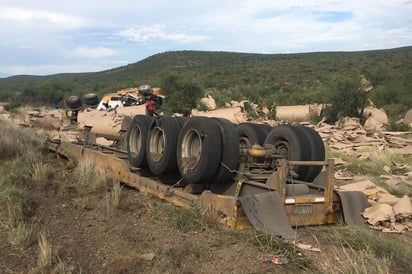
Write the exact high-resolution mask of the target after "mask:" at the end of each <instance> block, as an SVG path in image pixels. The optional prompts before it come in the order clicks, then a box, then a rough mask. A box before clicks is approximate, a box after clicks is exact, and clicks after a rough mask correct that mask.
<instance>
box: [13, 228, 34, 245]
mask: <svg viewBox="0 0 412 274" xmlns="http://www.w3.org/2000/svg"><path fill="white" fill-rule="evenodd" d="M32 231H33V227H32V226H28V225H27V224H26V223H18V224H17V226H16V228H15V229H14V230H13V232H12V236H11V237H10V243H11V244H13V245H17V246H22V247H27V246H29V245H30V243H31V240H32V237H31V236H32Z"/></svg>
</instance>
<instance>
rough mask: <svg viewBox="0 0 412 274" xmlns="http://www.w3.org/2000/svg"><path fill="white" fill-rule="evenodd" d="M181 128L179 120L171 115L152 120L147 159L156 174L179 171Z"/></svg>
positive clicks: (147, 141) (151, 169)
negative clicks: (178, 145) (177, 147)
mask: <svg viewBox="0 0 412 274" xmlns="http://www.w3.org/2000/svg"><path fill="white" fill-rule="evenodd" d="M180 128H181V125H180V124H179V122H178V120H176V119H175V118H173V117H170V116H157V117H155V118H154V119H153V121H152V122H151V124H150V126H149V131H148V134H147V139H146V159H147V165H148V166H149V169H150V171H151V172H152V173H153V174H154V175H156V176H158V175H162V174H169V173H175V172H177V171H178V168H177V160H176V145H177V137H178V136H179V131H180Z"/></svg>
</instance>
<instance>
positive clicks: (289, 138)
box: [265, 125, 310, 181]
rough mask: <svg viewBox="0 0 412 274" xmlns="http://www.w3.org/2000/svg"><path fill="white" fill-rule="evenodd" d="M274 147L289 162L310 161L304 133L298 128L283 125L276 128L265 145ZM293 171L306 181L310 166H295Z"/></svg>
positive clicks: (267, 138) (268, 136) (267, 137)
mask: <svg viewBox="0 0 412 274" xmlns="http://www.w3.org/2000/svg"><path fill="white" fill-rule="evenodd" d="M266 144H270V145H273V146H274V147H275V148H276V149H277V150H278V152H279V154H280V155H282V156H284V157H285V158H286V159H287V160H289V161H308V160H309V159H310V148H309V146H308V142H307V140H306V136H304V134H303V132H302V131H301V130H300V129H299V128H298V127H296V126H291V125H281V126H277V127H274V128H273V129H272V131H271V132H270V133H269V134H268V135H267V136H266V139H265V145H266ZM292 169H293V170H294V171H295V172H296V174H297V175H298V177H297V178H296V179H299V180H302V181H303V180H304V179H305V178H306V175H307V172H308V166H293V167H292Z"/></svg>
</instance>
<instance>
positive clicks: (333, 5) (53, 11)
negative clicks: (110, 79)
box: [0, 0, 412, 74]
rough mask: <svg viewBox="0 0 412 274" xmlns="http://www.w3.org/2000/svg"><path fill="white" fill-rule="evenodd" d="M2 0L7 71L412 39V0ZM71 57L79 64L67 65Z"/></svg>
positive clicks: (385, 44)
mask: <svg viewBox="0 0 412 274" xmlns="http://www.w3.org/2000/svg"><path fill="white" fill-rule="evenodd" d="M0 1H1V5H0V37H2V40H1V41H0V52H2V53H5V54H3V56H2V58H1V59H0V65H3V67H1V69H2V70H0V71H4V72H8V71H10V74H12V73H14V72H15V71H17V70H15V68H18V67H19V66H18V65H24V66H23V68H25V69H26V68H33V69H35V68H38V69H39V71H41V72H42V73H43V71H45V70H46V68H54V69H56V70H57V71H53V72H52V73H58V72H67V71H77V70H76V69H75V70H73V68H76V67H77V68H79V69H82V68H83V69H84V70H85V71H90V70H89V69H88V68H89V66H88V65H89V64H91V65H90V66H93V65H94V64H96V63H97V64H99V66H100V65H102V66H103V67H105V66H109V65H112V66H113V67H115V66H117V64H116V63H114V62H115V61H114V59H116V60H124V61H122V62H123V63H134V62H136V61H139V60H141V59H143V58H145V57H148V56H150V55H153V54H156V53H159V52H164V51H169V50H180V49H187V50H228V51H237V52H256V53H263V52H265V53H286V52H308V51H340V50H347V51H354V50H368V49H384V48H394V47H401V46H408V45H412V20H411V19H410V18H411V16H410V14H412V1H410V0H391V1H388V0H362V1H359V0H305V1H301V0H288V1H286V2H285V1H283V2H281V1H273V0H225V1H221V0H208V1H204V0H191V1H187V0H174V1H167V0H151V1H150V2H148V1H147V0H120V1H112V0H99V1H97V0H89V1H84V0H71V1H56V0H38V1H33V0H0ZM128 41H131V42H128ZM84 45H87V46H84ZM91 45H94V46H91ZM67 62H77V63H78V66H73V64H70V65H68V66H67V69H65V66H64V65H63V64H64V63H67ZM105 62H109V63H105ZM34 64H40V65H41V64H61V67H60V66H59V65H56V66H49V65H44V67H42V66H35V65H34ZM6 65H9V67H10V70H9V69H8V67H6ZM96 69H98V67H96ZM27 71H28V72H29V71H31V70H27ZM35 74H36V73H35Z"/></svg>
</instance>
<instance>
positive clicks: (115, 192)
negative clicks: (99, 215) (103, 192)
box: [110, 180, 123, 208]
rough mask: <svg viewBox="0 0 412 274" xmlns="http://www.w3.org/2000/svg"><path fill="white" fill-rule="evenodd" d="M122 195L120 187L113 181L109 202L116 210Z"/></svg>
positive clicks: (116, 181)
mask: <svg viewBox="0 0 412 274" xmlns="http://www.w3.org/2000/svg"><path fill="white" fill-rule="evenodd" d="M122 193H123V187H122V185H121V184H120V182H119V181H118V180H115V181H114V182H113V186H112V189H111V192H110V200H111V203H112V205H113V206H114V207H115V208H118V207H119V206H120V202H121V198H122Z"/></svg>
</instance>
